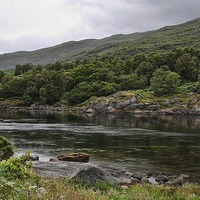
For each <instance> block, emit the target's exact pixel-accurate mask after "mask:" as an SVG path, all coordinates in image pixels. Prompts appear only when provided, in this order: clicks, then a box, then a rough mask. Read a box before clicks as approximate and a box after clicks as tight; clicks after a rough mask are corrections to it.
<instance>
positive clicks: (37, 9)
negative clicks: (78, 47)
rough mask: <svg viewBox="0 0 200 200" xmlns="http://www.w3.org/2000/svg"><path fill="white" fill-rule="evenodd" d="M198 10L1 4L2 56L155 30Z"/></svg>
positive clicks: (93, 1) (189, 4)
mask: <svg viewBox="0 0 200 200" xmlns="http://www.w3.org/2000/svg"><path fill="white" fill-rule="evenodd" d="M199 9H200V0H0V54H3V53H8V52H15V51H22V50H26V51H32V50H36V49H40V48H44V47H49V46H54V45H57V44H61V43H63V42H67V41H71V40H76V41H77V40H82V39H88V38H96V39H99V38H103V37H108V36H111V35H113V34H119V33H122V34H128V33H134V32H143V31H148V30H155V29H159V28H161V27H163V26H167V25H175V24H180V23H184V22H186V21H189V20H192V19H194V18H197V17H200V11H199Z"/></svg>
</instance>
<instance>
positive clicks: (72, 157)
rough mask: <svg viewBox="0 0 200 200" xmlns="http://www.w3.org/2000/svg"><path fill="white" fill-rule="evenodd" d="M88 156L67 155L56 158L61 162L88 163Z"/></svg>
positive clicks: (84, 154) (80, 154)
mask: <svg viewBox="0 0 200 200" xmlns="http://www.w3.org/2000/svg"><path fill="white" fill-rule="evenodd" d="M89 157H90V155H89V154H87V153H69V154H66V155H61V156H59V157H57V159H58V160H61V161H74V162H88V161H89Z"/></svg>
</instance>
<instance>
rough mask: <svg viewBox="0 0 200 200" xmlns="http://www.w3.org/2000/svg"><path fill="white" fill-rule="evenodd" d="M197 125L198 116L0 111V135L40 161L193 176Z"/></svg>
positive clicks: (199, 144)
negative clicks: (74, 160) (86, 158)
mask: <svg viewBox="0 0 200 200" xmlns="http://www.w3.org/2000/svg"><path fill="white" fill-rule="evenodd" d="M199 121H200V117H199V116H156V115H155V116H125V115H121V116H120V115H118V116H114V115H92V116H91V115H90V116H88V115H74V114H71V113H56V112H36V111H30V112H22V111H14V112H9V111H1V112H0V134H1V135H3V136H5V137H7V138H8V139H9V140H10V141H11V142H12V143H13V144H14V145H15V146H16V147H17V148H18V149H22V150H23V149H33V152H36V153H39V154H41V156H42V158H45V156H46V157H48V156H49V157H50V156H51V157H52V156H58V155H60V154H61V153H67V152H74V151H85V152H88V153H90V154H91V161H92V162H97V163H98V162H100V163H111V164H120V165H124V166H126V167H127V166H128V167H129V168H131V169H135V170H138V169H140V170H150V169H151V170H161V171H163V170H166V171H171V172H173V173H176V174H177V173H189V174H191V175H193V176H194V175H196V174H197V172H198V171H199V168H200V166H199V163H200V162H199V161H200V134H199V131H198V130H199V128H200V127H199V126H200V123H199Z"/></svg>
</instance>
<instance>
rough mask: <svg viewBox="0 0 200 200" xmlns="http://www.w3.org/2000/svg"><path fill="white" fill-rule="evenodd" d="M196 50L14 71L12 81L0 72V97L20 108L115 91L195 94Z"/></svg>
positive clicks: (199, 69)
mask: <svg viewBox="0 0 200 200" xmlns="http://www.w3.org/2000/svg"><path fill="white" fill-rule="evenodd" d="M199 73H200V50H199V49H195V48H180V47H176V48H173V49H172V50H170V51H168V52H160V53H156V52H151V53H149V54H136V55H134V56H128V57H126V58H125V59H120V58H119V57H114V56H102V57H101V58H97V59H92V60H89V59H85V60H82V61H80V60H76V61H75V62H73V63H71V62H64V63H61V62H56V63H55V64H50V65H48V66H46V68H44V66H42V65H36V66H34V65H32V64H30V63H28V64H25V65H16V67H15V73H14V75H12V74H11V75H5V74H4V72H3V71H0V79H1V87H0V97H1V100H4V99H18V100H19V103H20V104H21V105H30V104H32V103H37V104H50V105H55V104H57V105H60V104H65V105H69V106H70V105H76V104H79V103H81V102H84V101H85V100H87V99H95V98H96V97H100V96H107V95H110V94H112V93H116V92H118V91H120V90H136V89H145V90H149V91H154V95H157V96H160V95H164V94H173V93H174V92H176V91H177V88H178V86H179V85H180V84H181V83H182V84H184V83H188V82H191V88H190V89H191V91H196V92H198V91H199V83H198V78H199V77H200V76H199Z"/></svg>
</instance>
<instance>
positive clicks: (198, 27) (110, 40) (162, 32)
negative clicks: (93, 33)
mask: <svg viewBox="0 0 200 200" xmlns="http://www.w3.org/2000/svg"><path fill="white" fill-rule="evenodd" d="M199 33H200V18H197V19H194V20H192V21H189V22H186V23H184V24H180V25H176V26H167V27H164V28H161V29H159V30H155V31H148V32H144V33H133V34H129V35H122V34H121V35H113V36H111V37H107V38H103V39H99V40H97V39H87V40H82V41H71V42H66V43H63V44H60V45H57V46H54V47H50V48H45V49H40V50H37V51H32V52H16V53H8V54H3V55H0V69H8V68H14V67H15V66H16V65H17V64H21V65H22V64H26V63H32V64H33V65H37V64H41V65H46V64H49V63H55V62H56V61H60V62H66V61H75V60H77V59H79V60H84V59H95V58H100V57H102V56H104V55H110V56H114V57H118V58H120V59H125V58H126V56H133V55H135V54H138V53H146V54H148V53H150V52H152V51H153V52H164V51H169V50H171V49H173V48H174V47H176V46H178V47H182V48H184V47H187V48H190V47H195V48H200V43H199V40H200V34H199Z"/></svg>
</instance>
